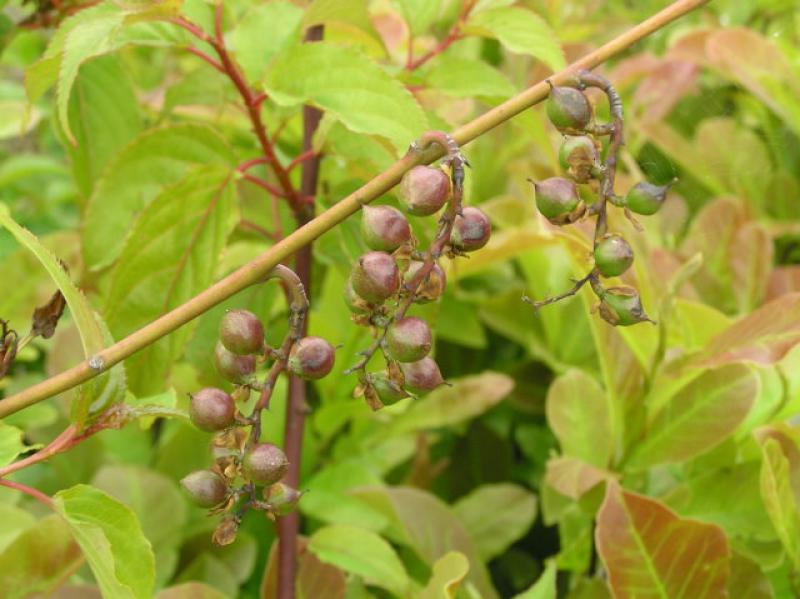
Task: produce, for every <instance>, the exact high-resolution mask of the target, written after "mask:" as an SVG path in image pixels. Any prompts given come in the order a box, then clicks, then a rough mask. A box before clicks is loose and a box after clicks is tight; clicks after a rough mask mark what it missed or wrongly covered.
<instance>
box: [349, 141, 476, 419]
mask: <svg viewBox="0 0 800 599" xmlns="http://www.w3.org/2000/svg"><path fill="white" fill-rule="evenodd" d="M431 144H438V145H439V146H441V147H442V148H443V149H444V150H445V152H446V156H445V158H444V159H443V161H442V165H441V167H431V166H415V167H413V168H412V169H410V170H409V171H408V172H407V173H406V174H405V175H404V176H403V178H402V180H401V182H400V203H401V207H402V208H403V210H404V211H405V212H406V213H407V214H410V215H414V216H433V215H435V214H437V213H438V212H440V211H442V214H441V216H440V218H439V222H438V228H437V232H436V236H435V238H434V240H433V241H432V243H431V244H430V247H428V248H427V250H423V249H421V248H420V247H419V246H420V244H419V241H418V240H417V239H416V238H415V237H414V234H413V232H412V229H411V225H410V223H409V222H408V219H407V218H406V216H405V215H404V214H403V212H401V211H400V210H398V209H396V208H393V207H391V206H365V207H364V208H363V210H362V220H361V230H362V234H363V238H364V242H365V243H366V245H367V247H369V248H370V250H371V251H370V252H368V253H366V254H364V255H363V256H361V257H360V258H359V259H358V261H357V262H356V264H355V265H354V266H353V269H352V271H351V273H350V278H349V280H348V283H347V287H346V289H345V301H346V303H347V305H348V307H349V308H350V311H351V312H352V313H353V321H354V322H356V323H357V324H359V325H362V326H367V327H370V328H371V329H372V332H373V335H374V337H375V340H374V342H373V344H372V345H371V346H370V347H369V348H368V349H367V350H365V351H364V352H362V359H361V360H360V361H359V363H358V364H356V365H355V366H354V367H353V368H351V369H350V370H349V372H356V371H358V372H359V378H360V385H359V388H358V390H357V392H358V394H359V395H363V396H364V397H365V399H366V401H367V402H368V404H369V405H370V406H371V407H372V408H373V409H379V408H381V407H383V406H384V405H390V404H393V403H395V402H397V401H399V400H401V399H403V398H405V397H409V395H412V394H413V395H422V394H425V393H427V392H429V391H431V390H433V389H435V388H436V387H438V386H440V385H442V384H444V380H443V378H442V375H441V372H440V371H439V366H438V365H437V364H436V362H435V361H434V359H433V358H431V357H430V356H429V355H428V354H429V353H430V351H431V348H432V345H433V335H432V334H431V329H430V327H429V325H428V323H427V322H426V321H425V320H424V319H422V318H418V317H416V316H407V312H408V310H409V308H410V307H411V306H412V304H421V303H427V302H432V301H436V300H438V299H439V298H440V297H441V296H442V295H443V294H444V291H445V287H446V285H447V278H446V276H445V272H444V270H443V269H442V268H441V266H440V265H439V259H440V258H441V257H442V256H447V257H449V258H453V257H455V256H459V255H463V254H465V253H467V252H471V251H474V250H477V249H480V248H482V247H483V246H485V245H486V243H487V242H488V241H489V236H490V234H491V224H490V222H489V218H488V217H487V216H486V214H484V213H483V212H482V211H481V210H479V209H478V208H475V207H474V206H462V205H461V199H462V195H463V183H464V167H465V166H466V165H467V163H466V160H465V159H464V157H463V156H462V155H461V152H460V150H459V148H458V146H457V144H456V143H455V142H454V141H453V139H452V138H451V137H450V136H449V135H447V134H446V133H442V132H438V131H431V132H428V133H426V134H424V135H423V137H422V139H421V140H420V142H419V144H414V145H412V150H411V152H418V151H420V150H422V149H424V148H425V147H427V146H429V145H431ZM442 209H444V210H442ZM379 350H380V351H381V352H382V354H383V356H384V359H385V362H386V368H385V369H383V370H380V371H378V372H367V370H366V366H367V364H368V362H369V361H370V359H371V358H372V357H373V355H374V354H375V353H376V352H378V351H379Z"/></svg>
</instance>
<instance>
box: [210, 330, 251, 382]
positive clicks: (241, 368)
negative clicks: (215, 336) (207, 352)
mask: <svg viewBox="0 0 800 599" xmlns="http://www.w3.org/2000/svg"><path fill="white" fill-rule="evenodd" d="M214 365H215V366H216V367H217V372H219V374H220V376H222V378H224V379H225V380H226V381H230V382H231V383H234V384H235V385H244V384H246V383H247V382H249V381H250V379H251V378H252V376H253V373H254V372H255V371H256V358H255V356H237V355H236V354H234V353H233V352H230V351H228V350H227V349H225V346H224V345H222V342H221V341H217V345H216V346H215V347H214Z"/></svg>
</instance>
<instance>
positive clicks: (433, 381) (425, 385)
mask: <svg viewBox="0 0 800 599" xmlns="http://www.w3.org/2000/svg"><path fill="white" fill-rule="evenodd" d="M400 370H401V371H402V373H403V377H404V378H405V383H404V384H403V388H404V389H408V390H409V391H411V392H412V393H414V394H416V395H425V394H426V393H428V392H430V391H433V390H434V389H436V387H439V386H440V385H444V379H443V378H442V373H441V372H440V371H439V365H438V364H437V363H436V361H435V360H434V359H433V358H422V359H421V360H419V361H418V362H408V363H405V364H400Z"/></svg>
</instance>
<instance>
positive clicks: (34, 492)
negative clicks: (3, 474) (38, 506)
mask: <svg viewBox="0 0 800 599" xmlns="http://www.w3.org/2000/svg"><path fill="white" fill-rule="evenodd" d="M0 486H3V487H8V488H9V489H16V490H17V491H22V492H23V493H25V494H26V495H30V496H31V497H33V498H34V499H36V500H37V501H41V502H42V503H43V504H44V505H46V506H47V507H49V508H50V509H53V500H52V499H50V497H49V496H48V495H45V494H44V493H42V492H41V491H39V490H38V489H34V488H33V487H29V486H28V485H23V484H22V483H15V482H14V481H10V480H3V479H0Z"/></svg>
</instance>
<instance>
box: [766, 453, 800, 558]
mask: <svg viewBox="0 0 800 599" xmlns="http://www.w3.org/2000/svg"><path fill="white" fill-rule="evenodd" d="M761 452H762V455H763V462H762V463H761V498H762V499H763V500H764V507H765V508H766V510H767V514H769V518H770V520H771V521H772V525H773V526H774V527H775V532H777V533H778V538H779V539H780V540H781V543H782V544H783V547H784V549H785V550H786V553H787V554H788V555H789V559H790V560H791V561H792V563H793V564H794V568H795V569H796V568H798V567H800V514H798V509H797V503H796V502H795V497H794V493H793V491H792V483H791V480H790V478H789V460H788V459H787V458H786V456H785V455H784V454H783V451H782V450H781V446H780V443H779V442H778V441H776V440H775V439H767V440H766V441H765V442H764V444H763V445H762V446H761Z"/></svg>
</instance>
